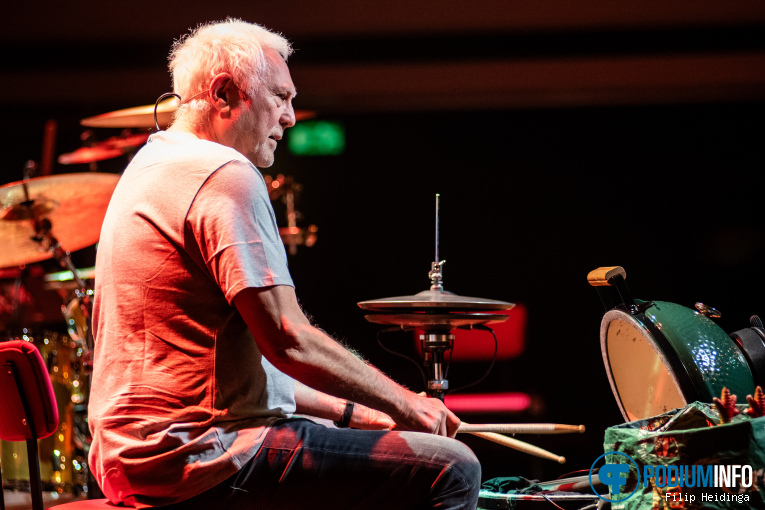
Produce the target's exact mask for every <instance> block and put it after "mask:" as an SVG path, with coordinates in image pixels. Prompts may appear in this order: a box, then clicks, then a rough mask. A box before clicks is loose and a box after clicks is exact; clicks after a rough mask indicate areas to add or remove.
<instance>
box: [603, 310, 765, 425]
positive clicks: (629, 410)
mask: <svg viewBox="0 0 765 510" xmlns="http://www.w3.org/2000/svg"><path fill="white" fill-rule="evenodd" d="M647 305H648V306H647V307H646V308H645V311H644V312H641V313H636V314H634V315H631V314H629V313H627V312H626V311H624V310H620V309H613V310H610V311H608V312H606V314H605V315H604V316H603V321H602V323H601V327H600V345H601V352H602V354H603V362H604V364H605V366H606V372H607V373H608V379H609V382H610V383H611V390H612V391H613V393H614V397H616V401H617V403H618V404H619V408H620V409H621V411H622V415H623V416H624V419H625V420H627V421H635V420H642V419H645V418H651V417H654V416H657V415H660V414H664V413H666V412H668V411H670V410H672V409H676V408H678V407H683V406H684V405H686V404H688V403H690V402H694V401H700V402H705V403H708V404H711V403H712V398H713V397H719V396H720V394H721V392H722V390H723V388H727V389H728V390H730V392H731V394H733V395H736V396H737V398H738V401H739V402H745V401H746V395H747V394H752V393H753V392H754V378H753V376H752V371H751V369H750V367H749V365H748V364H747V361H746V359H745V358H744V356H743V354H742V352H741V350H740V349H739V348H738V347H736V344H735V343H734V342H733V340H731V338H730V336H728V335H727V334H726V333H725V332H724V331H723V330H722V329H721V328H720V327H719V326H718V325H717V324H715V322H714V321H712V320H711V319H709V318H708V317H705V316H704V315H702V314H699V313H697V312H695V311H693V310H691V309H690V308H686V307H684V306H680V305H677V304H674V303H667V302H663V301H653V302H651V303H647Z"/></svg>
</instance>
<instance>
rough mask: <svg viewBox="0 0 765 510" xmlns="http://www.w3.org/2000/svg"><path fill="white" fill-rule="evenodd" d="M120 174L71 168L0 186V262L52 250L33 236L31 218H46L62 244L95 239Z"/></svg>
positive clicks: (72, 247)
mask: <svg viewBox="0 0 765 510" xmlns="http://www.w3.org/2000/svg"><path fill="white" fill-rule="evenodd" d="M119 178H120V176H119V175H116V174H108V173H97V172H86V173H70V174H59V175H49V176H45V177H34V178H32V179H29V180H28V181H18V182H12V183H10V184H6V185H3V186H0V245H2V247H3V249H2V250H0V267H11V266H18V265H21V264H31V263H33V262H38V261H41V260H47V259H49V258H51V257H52V256H53V254H52V253H50V251H46V250H43V248H42V247H41V245H40V243H39V242H37V241H35V240H33V239H32V237H33V236H34V235H35V230H34V226H33V221H34V220H35V219H40V218H47V219H48V220H50V222H51V225H52V228H51V233H52V234H53V236H55V237H56V238H57V239H58V241H59V242H60V243H61V246H62V248H63V249H65V250H69V251H76V250H81V249H83V248H86V247H88V246H92V245H94V244H96V243H97V242H98V238H99V236H100V234H101V224H102V223H103V221H104V215H105V214H106V208H107V206H108V205H109V200H110V199H111V196H112V193H113V192H114V188H115V187H116V186H117V181H119ZM24 188H26V189H27V193H28V195H29V196H28V199H27V193H25V192H24Z"/></svg>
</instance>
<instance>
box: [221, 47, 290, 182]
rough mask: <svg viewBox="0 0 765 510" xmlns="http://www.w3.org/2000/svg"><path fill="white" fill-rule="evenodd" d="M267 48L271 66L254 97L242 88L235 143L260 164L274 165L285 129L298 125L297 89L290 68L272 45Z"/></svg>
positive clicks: (243, 152)
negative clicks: (270, 47) (294, 105)
mask: <svg viewBox="0 0 765 510" xmlns="http://www.w3.org/2000/svg"><path fill="white" fill-rule="evenodd" d="M264 52H265V56H266V58H267V59H268V60H269V62H270V64H271V69H270V71H269V72H267V73H266V75H265V76H264V77H263V79H262V82H261V83H260V84H259V85H258V87H257V89H256V91H255V93H254V94H253V95H252V96H251V97H248V94H247V93H246V92H244V91H242V92H243V94H242V95H243V96H244V101H242V102H241V103H240V104H241V108H239V110H240V111H239V112H238V117H237V118H236V120H235V121H234V123H233V126H232V131H233V134H234V141H233V144H232V147H233V148H234V149H236V150H238V151H239V152H241V153H242V154H244V155H245V156H247V158H248V159H249V160H250V161H252V164H253V165H255V166H257V167H258V168H267V167H269V166H271V165H273V163H274V150H275V149H276V144H277V142H278V141H279V140H281V139H282V136H283V135H284V130H285V129H287V128H289V127H292V126H294V125H295V111H294V110H293V109H292V99H293V98H294V97H295V94H296V91H295V85H294V84H293V83H292V78H291V77H290V71H289V69H287V64H286V62H284V60H282V58H281V57H280V56H279V54H278V53H277V52H275V51H273V50H270V49H266V50H264Z"/></svg>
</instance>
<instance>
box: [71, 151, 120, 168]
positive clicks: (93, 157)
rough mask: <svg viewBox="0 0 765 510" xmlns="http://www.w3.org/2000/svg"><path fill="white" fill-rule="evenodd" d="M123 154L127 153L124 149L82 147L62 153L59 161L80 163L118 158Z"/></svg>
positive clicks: (72, 163)
mask: <svg viewBox="0 0 765 510" xmlns="http://www.w3.org/2000/svg"><path fill="white" fill-rule="evenodd" d="M123 154H125V152H124V151H123V150H122V149H116V148H111V149H110V148H106V147H80V148H79V149H77V150H76V151H74V152H69V153H67V154H62V155H60V156H59V157H58V162H59V163H61V164H62V165H80V164H85V163H95V162H96V161H104V160H106V159H113V158H118V157H120V156H122V155H123Z"/></svg>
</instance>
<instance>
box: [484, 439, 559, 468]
mask: <svg viewBox="0 0 765 510" xmlns="http://www.w3.org/2000/svg"><path fill="white" fill-rule="evenodd" d="M470 434H472V435H474V436H478V437H482V438H484V439H488V440H489V441H494V442H495V443H499V444H501V445H503V446H507V447H508V448H512V449H513V450H518V451H519V452H523V453H528V454H529V455H534V456H536V457H542V458H543V459H548V460H554V461H555V462H557V463H558V464H565V463H566V457H561V456H560V455H555V454H554V453H550V452H548V451H547V450H543V449H542V448H539V447H538V446H534V445H532V444H529V443H524V442H523V441H518V440H517V439H513V438H512V437H507V436H503V435H502V434H495V433H493V432H470Z"/></svg>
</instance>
